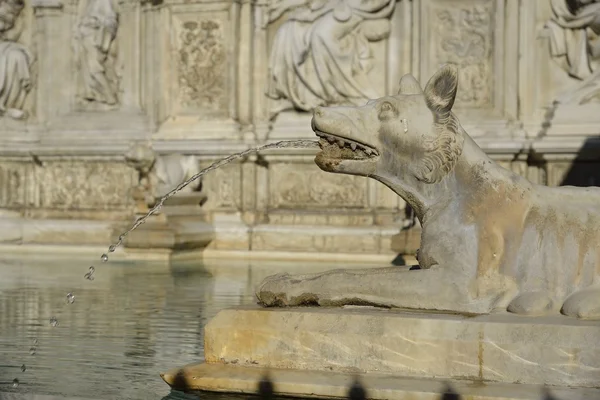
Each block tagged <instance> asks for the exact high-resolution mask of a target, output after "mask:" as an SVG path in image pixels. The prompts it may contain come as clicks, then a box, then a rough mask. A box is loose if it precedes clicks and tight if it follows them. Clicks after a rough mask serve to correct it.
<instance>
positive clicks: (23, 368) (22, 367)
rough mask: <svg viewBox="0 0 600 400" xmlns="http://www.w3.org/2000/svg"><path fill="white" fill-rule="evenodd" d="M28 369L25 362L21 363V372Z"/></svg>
mask: <svg viewBox="0 0 600 400" xmlns="http://www.w3.org/2000/svg"><path fill="white" fill-rule="evenodd" d="M25 371H27V367H26V366H25V364H23V365H21V372H25Z"/></svg>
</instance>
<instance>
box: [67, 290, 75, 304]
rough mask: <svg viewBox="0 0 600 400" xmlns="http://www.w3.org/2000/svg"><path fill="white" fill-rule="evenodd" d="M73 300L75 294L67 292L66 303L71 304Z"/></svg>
mask: <svg viewBox="0 0 600 400" xmlns="http://www.w3.org/2000/svg"><path fill="white" fill-rule="evenodd" d="M74 302H75V295H74V294H73V293H68V294H67V303H68V304H73V303H74Z"/></svg>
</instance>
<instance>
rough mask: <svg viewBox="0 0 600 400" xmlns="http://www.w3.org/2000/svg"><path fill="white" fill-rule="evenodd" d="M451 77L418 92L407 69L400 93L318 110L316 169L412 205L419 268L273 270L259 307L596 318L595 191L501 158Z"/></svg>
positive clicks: (598, 229) (599, 235)
mask: <svg viewBox="0 0 600 400" xmlns="http://www.w3.org/2000/svg"><path fill="white" fill-rule="evenodd" d="M457 83H458V82H457V78H456V71H455V69H454V68H452V67H449V66H447V67H444V68H442V70H440V71H439V72H438V73H436V75H434V77H433V78H432V79H431V80H430V81H429V83H428V84H427V86H426V88H425V90H424V91H422V90H421V88H420V86H419V85H418V83H417V82H416V81H415V80H414V78H412V77H411V76H405V77H403V80H402V82H401V89H400V93H399V94H398V95H397V96H394V97H384V98H381V99H377V100H374V101H371V102H369V104H367V105H366V106H364V107H348V108H319V109H316V110H315V112H314V119H313V129H314V130H315V132H316V133H317V135H318V136H320V137H322V138H324V139H323V142H322V144H323V151H322V152H321V153H319V155H317V158H316V163H317V165H319V167H320V168H321V169H323V170H325V171H328V172H334V173H346V174H354V175H362V176H369V177H372V178H374V179H377V180H379V181H381V182H383V183H384V184H386V185H387V186H388V187H390V188H391V189H392V190H394V191H395V192H396V193H398V194H399V195H400V196H401V197H403V198H404V199H405V200H406V201H407V202H408V203H409V204H410V205H411V206H412V207H413V208H414V209H415V211H416V213H417V216H418V218H419V220H420V222H421V226H422V235H421V248H420V250H419V254H418V261H419V266H420V269H416V270H409V269H407V268H401V267H390V268H382V269H375V270H374V269H368V270H360V271H356V270H336V271H328V272H325V273H322V274H313V275H305V276H289V275H286V274H284V275H276V276H273V277H269V278H267V279H266V280H265V281H264V282H263V283H262V284H261V285H260V287H259V288H258V290H257V296H258V298H259V301H260V302H261V303H263V304H265V305H271V306H272V305H299V304H311V303H313V304H321V305H343V304H373V305H380V306H387V307H400V308H411V309H426V310H445V311H453V312H464V313H488V312H491V311H492V310H494V309H508V311H511V312H514V313H519V314H543V313H552V312H556V313H557V312H558V311H559V310H561V311H562V312H563V313H564V314H567V315H572V316H577V317H581V318H600V189H599V188H575V187H559V188H550V187H546V186H540V185H535V184H532V183H530V182H529V181H527V180H526V179H524V178H522V177H520V176H518V175H516V174H515V173H513V172H511V171H508V170H506V169H504V168H502V167H500V166H499V165H497V164H496V163H495V162H493V161H492V160H491V159H490V158H489V157H488V156H487V155H486V154H485V153H484V152H483V151H482V150H481V149H480V148H479V147H478V146H477V144H476V143H475V142H474V141H473V140H472V139H471V138H470V137H469V136H468V134H467V133H466V132H465V131H464V130H463V129H462V127H461V126H460V123H459V122H458V120H457V118H456V116H454V114H452V112H451V108H452V105H453V102H454V98H455V95H456V87H457ZM331 139H334V140H331ZM332 142H333V143H334V144H331V143H332ZM336 146H337V147H336ZM350 149H351V150H350Z"/></svg>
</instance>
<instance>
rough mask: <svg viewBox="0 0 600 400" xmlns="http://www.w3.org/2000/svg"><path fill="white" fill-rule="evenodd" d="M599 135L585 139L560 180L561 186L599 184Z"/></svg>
mask: <svg viewBox="0 0 600 400" xmlns="http://www.w3.org/2000/svg"><path fill="white" fill-rule="evenodd" d="M599 161H600V137H592V138H588V139H586V141H585V142H584V144H583V146H582V147H581V149H579V151H578V152H577V156H576V157H575V159H574V160H573V162H572V163H571V166H570V168H569V170H568V171H566V173H565V175H564V176H563V178H562V181H561V182H560V185H561V186H580V187H587V186H600V169H599V168H598V162H599Z"/></svg>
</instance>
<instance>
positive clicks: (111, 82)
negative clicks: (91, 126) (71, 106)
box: [74, 0, 119, 106]
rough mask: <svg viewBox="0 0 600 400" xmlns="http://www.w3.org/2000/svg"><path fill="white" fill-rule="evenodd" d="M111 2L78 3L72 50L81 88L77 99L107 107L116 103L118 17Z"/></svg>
mask: <svg viewBox="0 0 600 400" xmlns="http://www.w3.org/2000/svg"><path fill="white" fill-rule="evenodd" d="M116 10H117V4H116V3H115V0H81V1H80V2H79V13H78V21H77V24H76V26H75V32H74V39H75V42H74V47H75V55H76V60H77V65H78V67H79V75H80V76H79V78H80V81H81V82H80V83H81V85H80V86H78V87H80V93H78V96H79V97H80V98H82V99H84V100H85V101H86V102H98V103H103V104H106V105H109V106H112V105H115V104H117V102H118V97H117V91H118V86H119V79H118V76H117V73H116V70H115V61H116V57H117V50H116V40H115V39H116V36H117V29H118V27H119V14H118V13H117V11H116Z"/></svg>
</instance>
